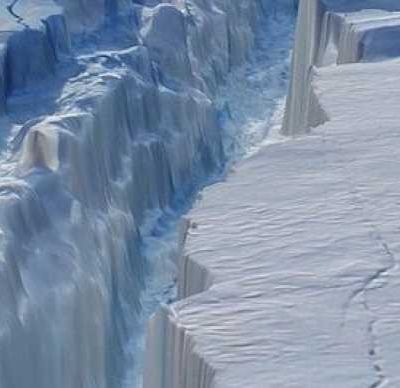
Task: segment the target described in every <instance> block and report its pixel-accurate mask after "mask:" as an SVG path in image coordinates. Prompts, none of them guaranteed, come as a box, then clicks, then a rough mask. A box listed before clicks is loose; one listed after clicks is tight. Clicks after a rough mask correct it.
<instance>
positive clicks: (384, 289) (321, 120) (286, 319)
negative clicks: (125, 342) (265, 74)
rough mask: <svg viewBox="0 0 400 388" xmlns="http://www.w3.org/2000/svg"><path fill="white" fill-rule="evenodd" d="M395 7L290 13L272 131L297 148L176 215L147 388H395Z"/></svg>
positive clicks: (271, 150)
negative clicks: (276, 124) (179, 247)
mask: <svg viewBox="0 0 400 388" xmlns="http://www.w3.org/2000/svg"><path fill="white" fill-rule="evenodd" d="M399 10H400V6H399V4H398V2H397V1H394V0H391V1H374V0H371V1H368V0H367V1H357V0H355V1H348V0H343V1H340V0H337V1H334V0H332V1H329V0H315V1H314V0H303V1H301V2H300V14H299V18H298V25H297V32H296V45H295V49H294V56H293V74H292V81H291V87H290V90H289V96H288V100H287V105H286V112H285V118H284V122H283V132H284V133H285V134H288V135H296V138H293V137H292V136H288V137H286V139H285V140H282V139H281V138H279V139H278V140H279V141H276V142H271V143H270V144H269V145H268V146H266V147H264V148H262V149H261V150H260V151H259V152H258V153H257V154H256V155H254V156H253V157H251V158H249V159H247V160H245V161H244V162H242V163H239V165H237V166H236V168H235V171H234V172H233V173H232V174H231V175H230V176H228V177H227V179H226V181H224V182H220V183H218V184H216V185H213V186H211V187H209V188H207V189H205V190H204V192H203V193H202V199H201V200H200V201H199V202H198V203H197V204H196V205H195V207H194V209H192V210H191V212H190V213H189V215H190V217H191V219H192V226H191V227H190V229H189V232H188V235H187V241H186V246H185V252H184V254H182V256H181V257H180V260H179V277H178V281H179V284H178V287H179V297H180V300H179V301H177V302H175V303H173V304H171V305H168V306H164V307H163V308H162V309H161V311H159V312H158V314H157V315H156V316H155V317H154V319H153V320H152V321H151V322H150V325H149V335H148V351H147V357H148V359H147V369H146V375H145V377H146V379H145V387H146V388H193V387H196V388H197V387H199V388H200V387H201V388H205V387H206V388H227V387H229V388H236V387H238V388H239V387H251V388H268V387H280V388H304V387H307V388H320V387H329V388H343V387H349V388H354V387H370V388H380V387H382V388H383V387H397V386H399V385H400V377H399V372H398V368H397V364H398V362H397V360H398V359H399V355H400V349H399V337H400V335H399V328H398V318H399V315H400V308H399V302H398V295H399V291H400V282H399V279H400V271H399V268H400V267H399V263H400V261H399V260H400V259H399V257H400V245H399V241H398V228H399V222H398V220H399V208H398V204H399V200H400V196H399V184H398V182H399V170H398V163H399V162H400V157H399V152H398V148H399V136H398V122H399V119H400V117H399V110H398V108H397V107H398V103H399V99H398V93H397V90H398V89H399V87H400V77H399V72H398V69H399V58H397V57H398V54H399V51H398V50H399V47H400V46H399V43H398V39H397V37H398V33H399V24H398V20H399V19H398V17H399V12H398V11H399ZM311 131H312V135H311V136H299V135H301V134H304V133H306V132H311Z"/></svg>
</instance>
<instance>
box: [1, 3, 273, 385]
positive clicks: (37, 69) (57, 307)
mask: <svg viewBox="0 0 400 388" xmlns="http://www.w3.org/2000/svg"><path fill="white" fill-rule="evenodd" d="M273 6H274V2H272V1H267V0H257V1H254V0H243V1H229V0H176V1H169V2H166V1H164V2H162V3H160V2H159V1H150V0H148V1H133V2H132V1H128V0H108V1H107V0H90V1H80V0H58V1H52V0H19V1H10V2H4V1H3V2H2V4H1V5H0V126H1V128H2V141H1V150H0V151H1V153H0V155H1V156H0V157H1V166H0V174H1V177H0V246H1V248H0V257H1V259H0V305H1V313H0V387H1V388H24V387H40V388H54V387H57V388H78V387H81V388H89V387H95V388H102V387H104V388H105V387H108V388H110V387H117V386H120V378H121V375H122V373H123V369H124V367H125V366H124V345H125V343H126V342H127V339H128V337H129V335H130V333H132V331H134V327H135V324H136V321H137V319H138V316H139V314H140V309H141V306H140V294H141V291H142V290H143V287H144V282H145V277H146V273H147V265H146V259H145V257H144V256H143V252H142V249H141V242H142V239H143V238H144V237H143V231H142V230H143V225H145V224H146V222H148V219H149V213H151V212H152V211H156V210H157V211H158V212H159V213H161V214H163V213H164V212H166V211H168V210H169V209H174V208H179V206H181V203H182V201H184V200H185V198H187V197H188V196H189V195H190V193H192V192H193V191H194V190H195V189H196V187H197V186H198V185H199V183H200V182H202V181H203V180H204V178H205V177H207V176H209V175H210V174H212V173H214V172H216V171H218V170H219V169H220V168H222V167H223V165H224V162H225V156H224V152H223V147H222V140H221V131H220V124H219V119H218V114H217V113H218V112H217V111H216V108H215V106H214V103H213V98H214V95H215V92H216V89H217V87H218V85H219V84H220V83H221V82H222V81H223V80H224V78H225V76H226V75H227V74H228V72H229V71H230V70H231V69H232V67H234V66H236V65H239V64H240V63H242V62H243V61H244V60H245V59H246V57H247V55H248V52H249V50H250V49H251V47H252V45H253V40H254V31H255V29H256V26H257V20H258V17H259V15H260V14H261V13H262V12H268V10H269V7H273Z"/></svg>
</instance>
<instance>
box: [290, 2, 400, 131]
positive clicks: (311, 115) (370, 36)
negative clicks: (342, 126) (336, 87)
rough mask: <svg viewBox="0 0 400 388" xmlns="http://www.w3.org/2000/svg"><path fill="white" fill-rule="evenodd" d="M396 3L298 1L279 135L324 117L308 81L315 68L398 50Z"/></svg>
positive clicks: (399, 25) (390, 55)
mask: <svg viewBox="0 0 400 388" xmlns="http://www.w3.org/2000/svg"><path fill="white" fill-rule="evenodd" d="M399 11H400V5H399V4H398V3H397V2H396V1H393V0H387V1H384V2H381V1H377V0H369V1H367V2H360V1H348V2H344V1H329V0H310V1H302V2H301V4H300V10H299V18H298V20H299V22H298V25H297V31H296V36H297V40H296V45H295V48H294V53H293V71H292V81H291V86H290V90H289V95H288V99H287V105H286V113H285V119H284V123H283V129H282V131H283V133H284V134H286V135H298V134H302V133H305V132H307V131H308V130H309V129H310V127H315V126H317V125H319V124H321V123H322V122H323V121H324V117H323V114H322V117H321V112H320V111H319V110H318V109H316V106H315V99H314V96H313V92H312V90H311V81H312V78H313V73H314V71H315V68H316V67H324V66H329V65H340V64H344V63H354V62H360V61H362V62H370V61H377V60H383V59H387V58H393V57H396V56H398V55H399V54H400V51H399V45H398V44H397V42H398V37H399V35H400V12H399Z"/></svg>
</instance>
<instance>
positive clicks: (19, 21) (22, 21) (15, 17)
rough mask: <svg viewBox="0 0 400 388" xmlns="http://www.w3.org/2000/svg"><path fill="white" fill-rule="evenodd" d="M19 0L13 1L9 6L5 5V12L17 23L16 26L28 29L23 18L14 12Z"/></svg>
mask: <svg viewBox="0 0 400 388" xmlns="http://www.w3.org/2000/svg"><path fill="white" fill-rule="evenodd" d="M18 2H19V0H13V1H12V2H11V3H10V4H9V5H7V7H6V8H7V11H8V12H9V14H10V15H11V16H12V17H13V18H14V19H15V20H16V21H17V23H18V24H21V25H23V26H24V27H26V28H29V26H28V25H27V24H26V23H25V22H24V18H23V17H21V16H19V15H18V14H17V13H16V12H15V11H14V7H15V6H16V5H17V3H18Z"/></svg>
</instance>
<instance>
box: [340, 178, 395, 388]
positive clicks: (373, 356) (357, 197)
mask: <svg viewBox="0 0 400 388" xmlns="http://www.w3.org/2000/svg"><path fill="white" fill-rule="evenodd" d="M347 181H348V182H352V179H348V180H347ZM349 194H351V195H352V197H353V206H354V209H355V210H356V211H359V212H360V213H362V214H363V215H364V219H365V220H366V221H365V223H366V224H367V225H368V227H369V228H371V230H372V231H371V232H370V236H371V238H372V240H373V241H374V242H375V243H378V244H379V245H380V247H381V250H382V253H383V255H384V256H386V257H387V258H388V263H387V265H385V266H384V267H382V268H379V269H378V270H376V271H375V272H374V273H373V274H371V275H370V276H368V277H367V278H366V279H365V280H364V281H363V282H362V283H361V286H360V287H358V288H357V289H356V290H354V291H353V292H352V293H351V295H350V297H349V299H348V300H347V302H346V303H345V305H344V321H343V323H342V327H344V326H345V324H346V317H347V314H348V310H349V309H350V306H351V304H352V303H353V302H354V301H356V300H357V299H359V298H361V301H360V303H361V305H362V306H363V308H364V310H365V312H366V313H367V314H368V316H369V321H368V323H367V336H368V341H369V345H368V357H369V359H370V360H371V363H372V366H373V369H374V373H375V375H376V381H374V382H373V383H372V384H371V385H370V386H369V387H368V388H380V387H382V386H383V385H384V384H385V383H386V382H387V377H386V375H385V373H384V369H383V366H382V360H381V359H380V358H379V355H378V348H379V335H378V334H377V333H376V330H375V325H376V323H377V322H378V320H379V319H378V318H376V317H375V315H374V312H373V310H372V309H371V307H370V305H369V303H368V292H371V291H373V290H374V289H380V288H384V287H385V286H386V285H387V281H386V282H384V283H382V284H378V285H376V286H374V283H378V282H379V281H381V280H383V278H386V279H387V278H388V277H389V274H390V272H392V271H393V270H394V269H395V268H396V267H397V265H398V261H397V258H396V256H395V255H394V253H393V252H392V251H391V250H390V247H389V245H388V243H387V242H386V241H385V239H384V238H383V236H382V233H381V232H380V230H379V227H378V226H377V224H376V223H375V222H374V221H373V220H372V219H371V217H370V215H369V214H367V212H366V210H365V207H364V205H363V203H365V201H364V199H363V196H362V194H361V192H360V191H359V189H358V188H357V187H354V188H352V190H349Z"/></svg>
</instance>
